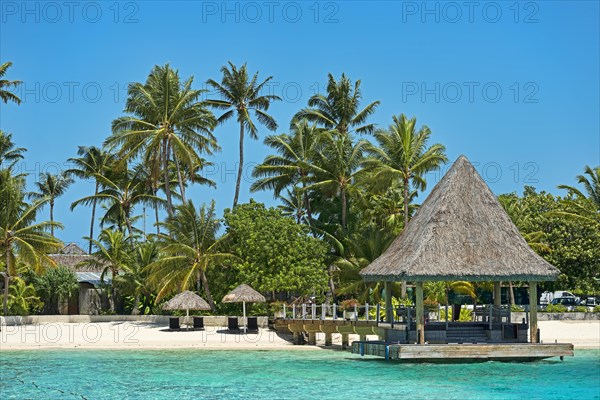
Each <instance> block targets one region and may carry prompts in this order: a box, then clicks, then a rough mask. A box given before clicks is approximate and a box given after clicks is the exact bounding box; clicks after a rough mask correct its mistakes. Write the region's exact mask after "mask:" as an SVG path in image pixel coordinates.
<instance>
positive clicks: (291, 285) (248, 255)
mask: <svg viewBox="0 0 600 400" xmlns="http://www.w3.org/2000/svg"><path fill="white" fill-rule="evenodd" d="M225 225H226V228H227V235H228V240H229V243H230V248H231V252H232V253H234V254H235V255H236V256H237V257H238V258H239V261H236V262H234V264H233V267H234V268H235V270H236V272H237V277H236V278H237V281H236V282H228V284H229V285H230V286H231V287H234V286H235V285H236V284H238V283H246V284H249V285H250V286H252V287H253V288H254V289H256V290H258V291H260V292H265V293H278V292H289V293H294V294H297V295H317V296H319V295H321V294H322V293H323V292H324V291H325V290H326V287H327V273H326V271H327V269H326V265H325V263H324V260H325V252H326V248H325V246H324V245H323V243H322V242H321V241H319V240H318V239H315V238H313V237H311V236H310V234H309V232H308V229H307V228H306V227H305V226H302V225H298V224H296V223H295V222H294V220H293V219H292V218H289V217H285V216H284V215H282V212H281V211H280V210H278V209H276V208H266V207H265V206H264V205H263V204H260V203H255V202H253V201H251V202H250V203H248V204H240V205H238V206H237V207H235V208H234V209H233V210H226V211H225Z"/></svg>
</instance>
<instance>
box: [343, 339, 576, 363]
mask: <svg viewBox="0 0 600 400" xmlns="http://www.w3.org/2000/svg"><path fill="white" fill-rule="evenodd" d="M352 353H354V354H360V355H361V356H367V355H368V356H377V357H382V358H385V359H386V360H395V361H401V362H402V361H403V362H436V363H443V362H447V363H455V362H482V361H536V360H542V359H545V358H551V357H560V358H561V360H562V358H563V357H565V356H568V357H572V356H573V345H572V344H570V343H497V344H495V343H486V344H480V343H478V344H460V345H459V344H393V343H386V342H382V341H355V342H352Z"/></svg>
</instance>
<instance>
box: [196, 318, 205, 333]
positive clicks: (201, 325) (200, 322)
mask: <svg viewBox="0 0 600 400" xmlns="http://www.w3.org/2000/svg"><path fill="white" fill-rule="evenodd" d="M194 330H195V331H201V330H204V317H194Z"/></svg>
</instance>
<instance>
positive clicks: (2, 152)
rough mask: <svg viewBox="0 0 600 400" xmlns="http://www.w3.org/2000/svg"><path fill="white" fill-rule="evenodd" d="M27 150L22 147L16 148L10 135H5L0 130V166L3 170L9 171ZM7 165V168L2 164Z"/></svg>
mask: <svg viewBox="0 0 600 400" xmlns="http://www.w3.org/2000/svg"><path fill="white" fill-rule="evenodd" d="M26 151H27V149H25V148H23V147H16V148H15V144H14V143H13V141H12V134H11V133H5V132H4V131H3V130H1V129H0V166H1V167H3V168H8V169H11V168H12V167H14V165H15V164H16V163H17V161H19V160H22V159H23V153H24V152H26ZM5 163H7V164H8V165H7V166H4V164H5Z"/></svg>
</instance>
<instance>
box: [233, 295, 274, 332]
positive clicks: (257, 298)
mask: <svg viewBox="0 0 600 400" xmlns="http://www.w3.org/2000/svg"><path fill="white" fill-rule="evenodd" d="M266 301H267V299H265V296H263V295H262V294H260V293H258V292H257V291H256V290H254V289H252V288H251V287H250V286H248V285H245V284H241V285H240V286H238V287H236V288H235V289H233V290H232V291H231V292H229V293H227V294H226V295H225V296H224V297H223V303H242V304H243V313H244V333H245V332H246V329H247V327H248V320H247V319H246V303H264V302H266Z"/></svg>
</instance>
